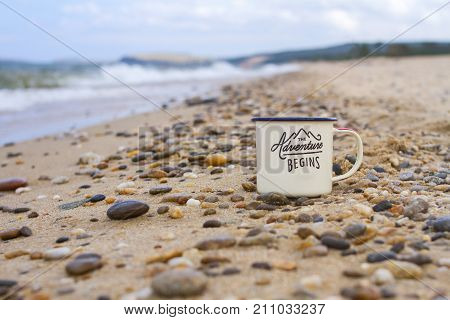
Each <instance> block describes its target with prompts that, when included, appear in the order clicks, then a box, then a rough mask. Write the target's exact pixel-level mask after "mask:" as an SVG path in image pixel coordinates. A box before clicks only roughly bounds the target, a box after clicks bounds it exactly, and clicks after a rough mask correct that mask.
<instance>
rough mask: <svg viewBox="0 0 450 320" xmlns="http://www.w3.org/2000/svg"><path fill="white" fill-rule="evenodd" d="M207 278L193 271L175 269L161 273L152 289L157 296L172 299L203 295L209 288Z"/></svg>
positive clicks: (154, 281) (153, 282)
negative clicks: (207, 287)
mask: <svg viewBox="0 0 450 320" xmlns="http://www.w3.org/2000/svg"><path fill="white" fill-rule="evenodd" d="M207 283H208V281H207V278H206V276H205V275H204V274H203V273H201V272H199V271H196V270H193V269H189V268H186V269H174V270H168V271H164V272H161V273H159V274H158V275H156V276H155V278H154V279H153V281H152V284H151V287H152V289H153V290H154V291H155V293H156V294H158V295H160V296H163V297H167V298H172V297H190V296H196V295H200V294H202V293H203V292H204V291H205V289H206V286H207Z"/></svg>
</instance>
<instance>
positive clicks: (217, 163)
mask: <svg viewBox="0 0 450 320" xmlns="http://www.w3.org/2000/svg"><path fill="white" fill-rule="evenodd" d="M226 163H227V157H226V156H224V155H223V154H218V153H216V154H210V155H208V156H207V157H206V158H205V164H207V165H208V166H214V167H221V166H224V165H226Z"/></svg>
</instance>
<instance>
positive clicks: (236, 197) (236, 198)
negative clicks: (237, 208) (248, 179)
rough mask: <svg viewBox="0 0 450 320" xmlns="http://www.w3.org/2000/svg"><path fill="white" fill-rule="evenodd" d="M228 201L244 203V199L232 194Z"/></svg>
mask: <svg viewBox="0 0 450 320" xmlns="http://www.w3.org/2000/svg"><path fill="white" fill-rule="evenodd" d="M230 200H231V202H240V201H244V200H245V198H244V197H243V196H241V195H239V194H233V195H232V196H231V197H230Z"/></svg>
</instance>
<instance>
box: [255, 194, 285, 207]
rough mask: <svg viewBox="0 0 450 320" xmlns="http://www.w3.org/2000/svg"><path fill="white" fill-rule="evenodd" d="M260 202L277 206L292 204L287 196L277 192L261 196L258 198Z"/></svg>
mask: <svg viewBox="0 0 450 320" xmlns="http://www.w3.org/2000/svg"><path fill="white" fill-rule="evenodd" d="M258 200H261V201H263V202H264V203H266V204H272V205H276V206H284V205H287V204H289V203H290V201H289V199H288V198H287V197H286V196H285V195H283V194H281V193H276V192H269V193H265V194H261V195H260V196H259V197H258Z"/></svg>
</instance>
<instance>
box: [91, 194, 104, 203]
mask: <svg viewBox="0 0 450 320" xmlns="http://www.w3.org/2000/svg"><path fill="white" fill-rule="evenodd" d="M105 199H106V197H105V195H103V194H96V195H94V196H92V197H91V198H90V199H89V202H100V201H103V200H105Z"/></svg>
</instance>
